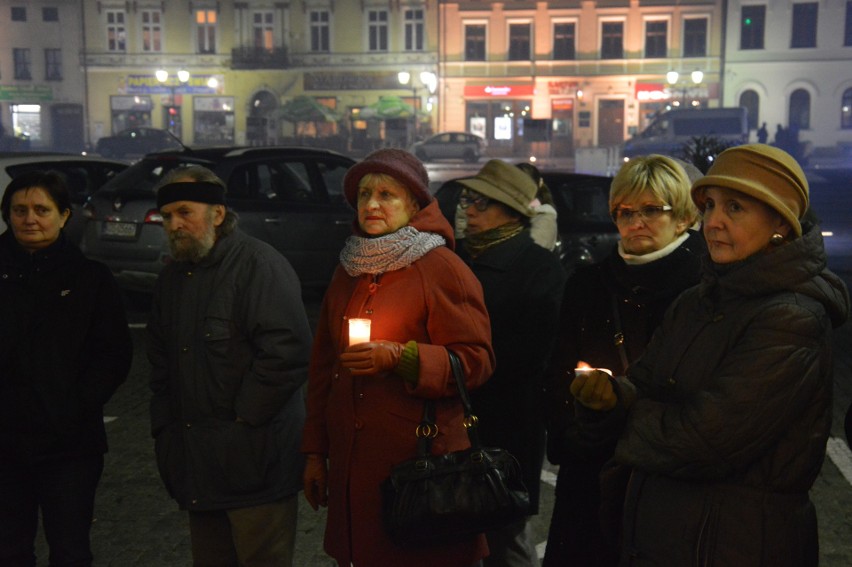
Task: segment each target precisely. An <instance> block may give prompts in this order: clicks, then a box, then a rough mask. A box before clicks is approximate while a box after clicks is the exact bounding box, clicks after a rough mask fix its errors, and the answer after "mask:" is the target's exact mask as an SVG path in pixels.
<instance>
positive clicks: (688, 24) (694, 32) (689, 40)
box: [683, 18, 707, 57]
mask: <svg viewBox="0 0 852 567" xmlns="http://www.w3.org/2000/svg"><path fill="white" fill-rule="evenodd" d="M683 56H684V57H707V18H687V19H685V20H684V21H683Z"/></svg>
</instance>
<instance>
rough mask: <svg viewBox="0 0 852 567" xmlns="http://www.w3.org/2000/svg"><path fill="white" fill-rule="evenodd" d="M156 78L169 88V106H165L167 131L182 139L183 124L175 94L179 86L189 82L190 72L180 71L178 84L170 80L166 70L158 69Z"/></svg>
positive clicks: (155, 74)
mask: <svg viewBox="0 0 852 567" xmlns="http://www.w3.org/2000/svg"><path fill="white" fill-rule="evenodd" d="M154 76H155V77H156V78H157V81H158V82H159V83H160V84H161V85H163V86H166V87H168V88H169V104H168V106H167V105H163V112H164V113H165V116H164V122H165V126H166V129H167V130H168V131H169V132H171V133H172V134H174V135H175V136H177V137H178V138H180V137H181V134H182V132H181V129H182V123H181V117H180V105H178V103H177V97H176V96H175V92H176V88H177V86H178V85H180V86H183V85H186V84H187V83H188V82H189V71H187V70H186V69H179V70H178V72H177V82H175V81H174V80H171V81H170V80H169V72H168V71H166V70H165V69H157V71H156V72H155V73H154Z"/></svg>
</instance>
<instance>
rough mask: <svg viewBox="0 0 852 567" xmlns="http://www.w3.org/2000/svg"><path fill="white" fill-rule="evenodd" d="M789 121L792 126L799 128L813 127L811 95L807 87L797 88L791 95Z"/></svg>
mask: <svg viewBox="0 0 852 567" xmlns="http://www.w3.org/2000/svg"><path fill="white" fill-rule="evenodd" d="M788 123H789V125H790V127H791V128H798V129H799V130H807V129H809V128H810V127H811V95H810V93H809V92H808V91H806V90H805V89H798V90H795V91H793V94H791V95H790V117H789V120H788Z"/></svg>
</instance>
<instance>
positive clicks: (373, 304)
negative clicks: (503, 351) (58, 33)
mask: <svg viewBox="0 0 852 567" xmlns="http://www.w3.org/2000/svg"><path fill="white" fill-rule="evenodd" d="M428 181H429V178H428V175H427V173H426V170H425V168H424V167H423V165H422V164H421V163H420V162H419V161H418V160H417V159H416V158H415V157H414V156H413V155H411V154H409V153H408V152H405V151H403V150H397V149H383V150H378V151H376V152H374V153H372V154H371V155H369V156H367V157H366V158H365V159H364V160H363V161H361V162H360V163H358V164H357V165H355V166H353V167H352V168H351V169H350V170H349V172H348V173H347V175H346V179H345V180H344V188H345V193H346V198H347V200H348V201H349V203H350V204H351V205H352V206H353V207H355V208H356V209H357V219H356V222H355V226H354V233H355V234H354V235H353V236H351V237H350V238H349V239H348V240H347V242H346V245H345V247H344V249H343V251H342V252H341V254H340V266H339V267H338V268H337V271H336V272H335V274H334V277H333V279H332V281H331V284H330V286H329V289H328V291H327V293H326V295H325V298H324V300H323V305H322V311H321V314H320V319H319V322H318V326H317V331H316V337H315V340H314V346H313V354H312V359H311V366H310V377H309V382H308V401H307V404H308V416H307V420H306V422H305V431H304V436H303V441H302V451H303V452H304V453H305V454H306V455H307V462H306V466H305V474H304V486H305V497H306V498H307V500H308V502H309V503H310V504H311V506H312V507H313V508H314V509H317V508H318V507H319V506H325V505H327V506H328V524H327V526H326V532H325V546H324V547H325V550H326V552H327V553H328V554H329V555H331V556H332V557H333V558H334V559H335V560H337V562H338V563H339V564H340V565H345V566H348V565H350V563H351V564H353V565H355V566H357V567H371V566H372V567H379V566H381V567H386V566H388V565H406V566H407V567H416V566H420V565H422V566H424V567H435V566H438V565H440V566H441V567H468V566H470V565H473V564H474V563H476V562H477V561H479V559H481V558H482V557H484V556H485V555H487V545H486V543H485V540H484V537H482V536H478V537H475V538H471V539H470V540H468V541H464V542H461V543H456V544H452V545H445V546H436V547H429V548H425V549H424V548H417V549H406V548H402V547H399V546H396V545H394V544H393V543H392V542H391V541H390V539H389V538H388V536H387V535H386V533H385V532H384V529H383V527H382V519H381V497H380V490H379V485H380V484H381V482H382V481H383V480H384V479H385V478H387V476H388V475H389V473H390V470H391V468H392V467H393V466H394V465H396V464H398V463H400V462H402V461H404V460H406V459H410V458H412V457H414V456H415V454H416V439H415V436H414V431H415V428H416V427H417V425H418V423H419V422H420V418H421V416H422V414H423V402H424V400H427V399H432V400H437V408H436V415H437V424H438V427H439V431H440V433H439V435H438V437H437V438H436V439H435V440H434V443H433V451H434V452H435V453H438V452H447V451H454V450H459V449H463V448H465V447H467V446H468V444H469V443H468V438H467V434H466V433H465V430H464V427H463V425H462V420H463V413H462V408H461V404H460V402H459V400H458V397H457V392H456V389H455V387H454V384H453V375H452V371H451V369H450V365H449V358H448V355H447V349H451V350H453V351H454V352H455V353H456V354H457V355H458V356H459V358H460V359H461V361H462V365H463V367H464V370H465V375H466V378H467V386H468V388H469V389H473V388H476V387H477V386H479V385H481V384H482V383H483V382H485V380H487V378H488V377H489V376H490V375H491V372H492V370H493V368H494V353H493V351H492V348H491V333H490V322H489V318H488V313H487V311H486V309H485V305H484V301H483V297H482V288H481V286H480V284H479V282H478V281H477V279H476V277H475V276H474V275H473V273H472V272H471V271H470V270H469V269H468V268H467V266H465V265H464V263H463V262H462V261H461V260H460V259H459V258H458V257H457V256H456V255H455V254H454V253H453V251H452V248H453V246H454V240H453V231H452V228H451V227H450V225H449V223H448V222H447V220H446V219H445V218H444V216H443V215H442V214H441V211H440V209H439V208H438V204H437V202H436V201H434V200H433V199H432V197H431V195H430V193H429V190H428ZM352 318H367V319H370V321H371V331H370V340H369V341H368V342H364V343H360V344H355V345H353V346H349V328H348V320H349V319H352Z"/></svg>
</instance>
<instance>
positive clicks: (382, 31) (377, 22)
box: [367, 10, 388, 51]
mask: <svg viewBox="0 0 852 567" xmlns="http://www.w3.org/2000/svg"><path fill="white" fill-rule="evenodd" d="M367 42H368V44H367V50H368V51H387V50H388V11H387V10H367Z"/></svg>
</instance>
